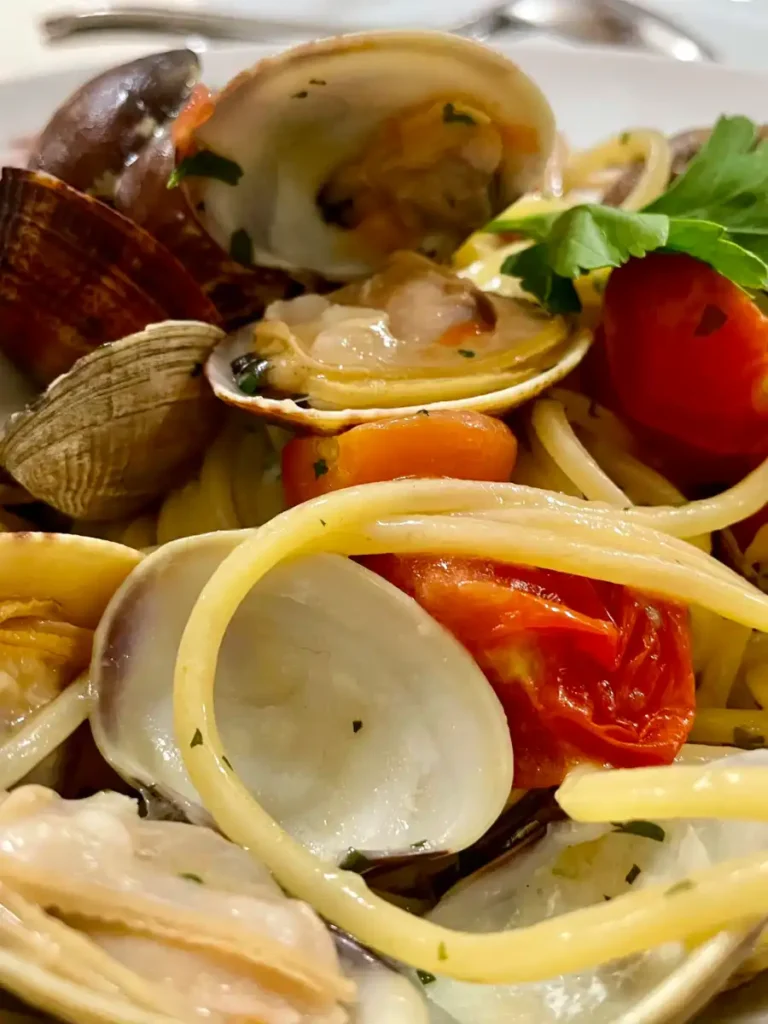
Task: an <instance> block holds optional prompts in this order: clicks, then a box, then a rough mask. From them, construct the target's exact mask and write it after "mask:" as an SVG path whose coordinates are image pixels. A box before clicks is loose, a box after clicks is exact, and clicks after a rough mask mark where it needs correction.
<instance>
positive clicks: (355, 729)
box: [352, 718, 363, 732]
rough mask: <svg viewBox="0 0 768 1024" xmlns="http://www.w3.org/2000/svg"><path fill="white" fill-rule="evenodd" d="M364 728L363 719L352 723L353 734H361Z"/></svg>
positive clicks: (357, 719)
mask: <svg viewBox="0 0 768 1024" xmlns="http://www.w3.org/2000/svg"><path fill="white" fill-rule="evenodd" d="M362 728H363V722H362V719H360V718H356V719H355V720H354V722H353V723H352V732H360V730H361V729H362Z"/></svg>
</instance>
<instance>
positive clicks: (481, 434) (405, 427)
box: [282, 410, 517, 505]
mask: <svg viewBox="0 0 768 1024" xmlns="http://www.w3.org/2000/svg"><path fill="white" fill-rule="evenodd" d="M516 457H517V440H516V438H515V435H514V434H513V433H512V431H511V430H510V429H509V427H508V426H506V424H504V423H502V422H501V420H496V419H493V418H492V417H491V416H484V415H483V414H482V413H478V412H427V411H426V410H424V411H423V412H420V413H416V414H415V415H413V416H405V417H403V418H402V419H397V420H381V421H379V422H377V423H364V424H362V425H361V426H359V427H353V428H352V429H351V430H348V431H347V432H346V434H340V435H339V436H338V437H298V438H294V440H292V441H289V442H288V444H287V445H286V446H285V448H283V455H282V463H283V464H282V472H283V488H284V490H285V497H286V500H287V502H288V504H289V505H297V504H298V503H299V502H302V501H308V500H309V499H310V498H315V497H317V495H318V494H326V493H327V492H328V491H336V490H339V488H341V487H354V486H355V485H356V484H368V483H374V482H376V481H379V480H395V479H396V478H398V477H408V476H412V477H413V476H416V477H453V478H454V479H459V480H500V481H501V480H509V478H510V476H511V475H512V470H513V468H514V465H515V459H516Z"/></svg>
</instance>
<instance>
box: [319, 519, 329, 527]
mask: <svg viewBox="0 0 768 1024" xmlns="http://www.w3.org/2000/svg"><path fill="white" fill-rule="evenodd" d="M320 525H321V526H327V525H328V524H327V523H326V521H325V520H324V519H321V520H320Z"/></svg>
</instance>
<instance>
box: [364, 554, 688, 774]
mask: <svg viewBox="0 0 768 1024" xmlns="http://www.w3.org/2000/svg"><path fill="white" fill-rule="evenodd" d="M365 563H366V564H367V565H368V566H369V567H370V568H373V569H375V570H376V571H377V572H378V573H380V574H381V575H382V576H384V577H385V578H386V579H388V580H390V582H392V583H394V584H395V585H396V586H398V587H399V588H400V589H401V590H404V591H405V592H406V593H408V594H410V595H411V597H413V598H415V599H416V600H417V601H418V602H419V604H420V605H421V606H422V607H423V608H424V609H426V611H428V612H429V613H430V614H431V615H432V616H433V617H434V618H435V619H437V620H438V621H439V622H441V623H442V624H443V625H444V626H445V627H446V628H447V629H449V630H450V631H451V632H452V633H453V634H454V636H455V637H456V638H457V639H458V640H460V641H461V642H462V643H463V644H464V646H465V647H466V648H467V649H468V650H469V651H470V653H471V654H472V656H473V657H474V658H475V660H476V661H477V663H478V664H479V665H480V667H481V668H482V669H483V671H484V672H485V674H486V676H487V677H488V679H489V680H490V682H491V684H492V685H493V688H494V689H495V691H496V693H497V695H498V697H499V699H500V700H501V703H502V705H503V706H504V710H505V712H506V714H507V720H508V721H509V729H510V733H511V735H512V745H513V749H514V752H515V786H518V787H521V788H524V789H532V788H535V787H542V786H554V785H557V784H558V783H559V782H561V781H562V780H563V778H564V776H565V774H566V772H567V770H568V768H569V767H570V766H572V765H573V764H577V763H579V762H582V761H591V762H595V763H598V764H607V765H612V766H613V767H618V768H634V767H638V766H641V765H653V764H668V763H669V762H670V761H672V760H673V759H674V757H675V755H676V754H677V752H678V750H679V749H680V747H681V746H682V745H683V743H684V742H685V740H686V737H687V735H688V733H689V732H690V729H691V726H692V724H693V714H694V708H695V684H694V678H693V671H692V668H691V655H690V640H689V630H688V615H687V612H686V610H685V609H684V608H680V607H678V606H675V605H672V604H668V603H666V602H663V601H659V600H657V599H655V598H651V597H646V596H645V595H643V594H639V593H636V592H634V591H632V590H629V589H628V588H627V587H622V586H618V585H616V584H613V583H602V582H600V581H597V580H590V579H586V578H584V577H580V576H571V575H568V574H567V573H560V572H552V571H549V570H545V569H533V568H526V567H522V566H513V565H501V564H498V563H494V562H489V561H484V560H478V559H465V558H441V559H436V558H432V557H412V556H408V557H405V556H400V555H379V556H375V557H371V558H367V559H365Z"/></svg>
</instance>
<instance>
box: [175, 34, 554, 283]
mask: <svg viewBox="0 0 768 1024" xmlns="http://www.w3.org/2000/svg"><path fill="white" fill-rule="evenodd" d="M554 137H555V132H554V120H553V115H552V111H551V110H550V108H549V105H548V103H547V101H546V99H545V98H544V96H543V95H542V93H541V92H540V91H539V89H538V88H537V86H536V85H535V84H534V83H533V82H532V81H531V80H530V79H529V78H528V77H527V76H526V75H525V74H523V72H522V71H520V69H519V68H517V67H516V66H515V65H514V64H513V63H512V62H511V61H509V60H508V59H507V58H505V57H504V56H502V55H501V54H500V53H498V52H496V51H494V50H491V49H488V48H486V47H484V46H481V45H480V44H478V43H475V42H472V41H470V40H468V39H463V38H461V37H459V36H455V35H448V34H444V33H441V32H376V33H364V34H360V35H348V36H341V37H338V38H334V39H325V40H320V41H318V42H313V43H310V44H307V45H304V46H299V47H296V48H294V49H292V50H288V51H286V52H285V53H283V54H280V55H279V56H277V57H274V58H270V59H267V60H262V61H260V62H259V63H258V64H256V65H255V66H254V67H253V68H252V69H250V70H248V71H245V72H243V73H242V74H240V75H238V76H237V78H235V79H234V80H233V81H232V82H230V84H229V85H228V86H227V87H226V88H225V89H224V90H223V91H222V92H221V93H220V94H219V95H218V96H216V98H215V101H214V103H213V109H212V113H211V115H210V116H209V117H207V118H205V119H202V123H201V124H199V126H198V127H197V129H196V130H195V132H194V134H193V139H194V142H195V144H196V146H197V148H198V152H199V151H201V150H205V151H208V152H209V153H212V154H214V155H215V157H216V158H218V159H219V161H220V159H221V158H224V160H225V161H226V162H227V163H228V166H229V167H230V168H231V169H232V170H233V171H234V172H235V173H234V174H232V175H230V176H229V180H224V179H223V178H222V177H221V176H219V175H212V174H210V173H208V174H207V175H204V174H203V173H202V172H200V171H195V167H194V165H193V164H191V163H190V164H188V165H187V166H186V167H184V165H182V168H183V169H184V170H185V171H187V172H188V173H187V177H186V178H185V183H184V185H183V187H184V188H186V189H187V190H188V192H189V194H190V196H191V198H192V201H193V206H194V208H195V210H196V212H197V213H198V216H199V217H200V220H201V222H202V223H203V225H204V226H205V228H206V229H207V230H208V231H209V233H210V234H211V235H212V236H213V237H214V238H215V239H216V240H217V241H218V242H219V243H220V244H221V245H222V246H223V247H224V248H226V249H229V248H230V247H234V245H235V241H236V240H237V241H240V242H241V243H246V242H247V249H248V252H247V254H246V256H245V261H246V262H248V261H250V262H253V263H255V264H257V265H263V266H275V267H282V268H284V269H287V270H291V271H295V270H309V271H314V272H316V273H318V274H321V275H323V276H324V277H326V278H328V279H329V280H340V281H345V280H350V279H352V278H354V277H357V276H360V275H363V274H366V273H370V272H371V271H372V270H375V269H376V268H377V267H378V266H379V265H380V263H381V261H382V260H383V259H385V258H386V256H387V255H389V253H391V252H392V251H394V250H395V249H413V250H420V251H423V252H425V253H427V254H432V255H437V256H438V257H439V258H447V257H449V256H450V254H451V252H452V251H453V250H454V249H455V248H456V246H457V245H458V244H459V243H460V242H461V241H462V240H463V238H465V237H466V236H467V235H468V234H470V233H471V232H472V231H473V230H475V229H476V228H479V227H480V226H481V225H482V224H483V223H485V222H487V221H488V220H489V219H490V218H492V217H493V216H495V214H497V213H499V212H500V211H501V210H503V209H504V208H505V207H506V206H508V205H509V203H511V202H512V201H513V200H514V199H516V198H517V197H518V196H519V195H520V194H521V193H522V192H525V191H528V190H529V189H530V188H532V187H534V186H535V185H536V184H537V183H538V181H539V179H540V176H541V174H542V172H543V170H544V166H545V164H546V162H547V160H548V158H549V155H550V152H551V150H552V147H553V144H554ZM195 159H196V157H195V156H193V157H192V160H195ZM193 175H194V176H193ZM200 203H202V204H203V206H202V208H201V207H200V205H199V204H200ZM238 248H240V249H245V245H244V244H240V245H239V246H238Z"/></svg>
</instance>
